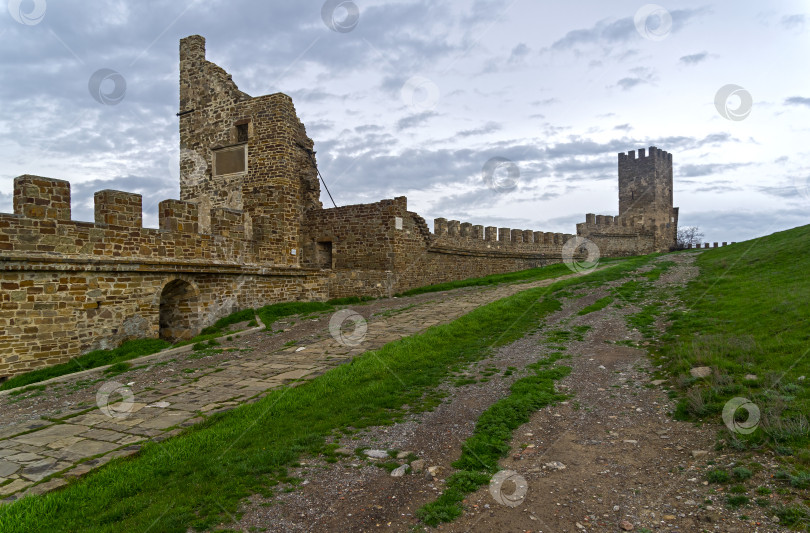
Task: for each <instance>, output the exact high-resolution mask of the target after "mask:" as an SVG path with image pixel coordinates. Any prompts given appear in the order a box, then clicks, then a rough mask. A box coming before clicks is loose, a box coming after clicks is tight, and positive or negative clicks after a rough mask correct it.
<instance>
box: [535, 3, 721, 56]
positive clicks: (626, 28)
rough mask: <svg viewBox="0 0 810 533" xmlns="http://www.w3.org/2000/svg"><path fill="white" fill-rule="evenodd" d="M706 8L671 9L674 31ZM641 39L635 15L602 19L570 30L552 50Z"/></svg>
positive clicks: (553, 45) (552, 46)
mask: <svg viewBox="0 0 810 533" xmlns="http://www.w3.org/2000/svg"><path fill="white" fill-rule="evenodd" d="M706 11H707V10H706V9H705V8H699V9H676V10H673V11H670V15H672V31H673V33H674V32H677V31H678V30H680V29H681V28H683V26H685V25H686V23H687V22H689V21H690V20H691V19H693V18H695V17H697V16H699V15H702V14H704V13H706ZM636 38H638V39H641V36H640V35H639V34H638V32H637V31H636V26H635V22H634V21H633V17H624V18H621V19H618V20H615V21H612V22H611V21H609V19H605V20H600V21H598V22H597V23H596V24H595V25H593V26H592V27H590V28H583V29H578V30H572V31H569V32H568V33H567V34H565V36H564V37H562V38H561V39H558V40H557V41H555V42H554V43H553V44H552V45H551V49H552V50H568V49H571V48H573V47H575V46H577V45H589V44H597V43H620V42H626V41H629V40H630V39H636Z"/></svg>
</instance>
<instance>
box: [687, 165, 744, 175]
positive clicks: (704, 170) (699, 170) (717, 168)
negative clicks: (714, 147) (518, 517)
mask: <svg viewBox="0 0 810 533" xmlns="http://www.w3.org/2000/svg"><path fill="white" fill-rule="evenodd" d="M749 165H751V163H705V164H688V165H679V166H678V168H677V170H676V172H675V173H676V175H678V176H680V177H684V178H695V177H698V176H710V175H716V174H722V173H724V172H727V171H730V170H736V169H738V168H741V167H746V166H749Z"/></svg>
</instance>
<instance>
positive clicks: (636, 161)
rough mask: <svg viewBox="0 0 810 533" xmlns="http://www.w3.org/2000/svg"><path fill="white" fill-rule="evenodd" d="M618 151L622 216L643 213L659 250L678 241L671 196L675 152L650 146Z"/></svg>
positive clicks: (676, 213) (620, 212) (642, 220)
mask: <svg viewBox="0 0 810 533" xmlns="http://www.w3.org/2000/svg"><path fill="white" fill-rule="evenodd" d="M644 152H645V150H644V148H640V149H639V150H638V158H637V157H636V153H635V151H633V150H630V151H629V152H628V153H626V154H624V153H620V154H619V217H625V218H629V217H641V222H642V224H643V226H644V227H646V228H650V229H652V230H653V231H654V234H655V248H656V250H657V251H668V250H669V248H670V247H672V246H674V245H675V237H676V234H677V227H678V208H677V207H673V200H672V154H670V153H667V152H665V151H664V150H659V149H658V148H656V147H655V146H650V149H649V153H648V154H647V155H645V153H644Z"/></svg>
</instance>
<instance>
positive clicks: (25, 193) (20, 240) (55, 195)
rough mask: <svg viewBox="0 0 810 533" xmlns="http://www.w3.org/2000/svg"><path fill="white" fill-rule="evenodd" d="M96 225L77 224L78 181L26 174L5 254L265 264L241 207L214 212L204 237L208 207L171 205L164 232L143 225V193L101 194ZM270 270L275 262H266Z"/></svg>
mask: <svg viewBox="0 0 810 533" xmlns="http://www.w3.org/2000/svg"><path fill="white" fill-rule="evenodd" d="M93 199H94V202H95V211H94V219H95V221H94V222H81V221H75V220H72V219H71V216H70V215H71V199H70V183H69V182H67V181H64V180H59V179H53V178H46V177H42V176H31V175H24V176H19V177H17V178H16V179H15V180H14V198H13V204H14V214H10V213H0V251H2V252H3V253H4V254H6V253H7V254H9V255H12V256H14V257H15V258H17V259H19V258H23V257H28V258H30V259H32V260H33V259H36V258H39V257H42V256H48V257H50V256H53V255H59V256H64V257H73V258H76V259H81V258H98V257H99V256H109V257H110V258H111V259H115V260H119V261H135V260H139V259H150V260H161V259H172V260H178V259H182V260H187V261H198V262H199V261H203V262H204V261H216V262H223V261H224V262H239V263H240V264H245V263H255V264H258V263H259V262H260V261H259V259H258V257H257V256H256V254H255V253H254V251H255V250H256V249H257V248H258V247H257V246H256V243H255V241H254V240H253V239H252V234H251V233H252V232H251V231H250V230H251V228H252V224H251V220H250V217H248V216H247V215H246V214H245V213H244V212H242V211H240V210H237V209H228V208H223V207H217V208H213V209H211V210H210V213H209V214H208V218H209V219H210V229H209V230H208V231H204V232H203V231H201V228H200V223H199V219H200V206H199V205H198V204H197V203H194V202H186V201H181V200H164V201H162V202H160V204H159V205H158V222H159V229H152V228H144V227H143V210H142V204H143V200H142V197H141V195H140V194H133V193H128V192H123V191H116V190H111V189H105V190H101V191H98V192H96V193H95V194H94V196H93ZM263 263H264V264H268V263H266V262H263Z"/></svg>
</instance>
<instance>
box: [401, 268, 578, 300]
mask: <svg viewBox="0 0 810 533" xmlns="http://www.w3.org/2000/svg"><path fill="white" fill-rule="evenodd" d="M566 274H571V270H570V269H569V268H568V266H566V265H565V264H563V263H557V264H554V265H549V266H544V267H540V268H530V269H528V270H521V271H518V272H509V273H506V274H492V275H490V276H484V277H481V278H470V279H464V280H459V281H448V282H446V283H437V284H435V285H427V286H425V287H416V288H415V289H411V290H408V291H404V292H401V293H399V294H397V296H415V295H417V294H425V293H428V292H440V291H449V290H451V289H458V288H461V287H481V286H485V285H497V284H499V283H514V282H516V281H538V280H542V279H550V278H558V277H560V276H564V275H566Z"/></svg>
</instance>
